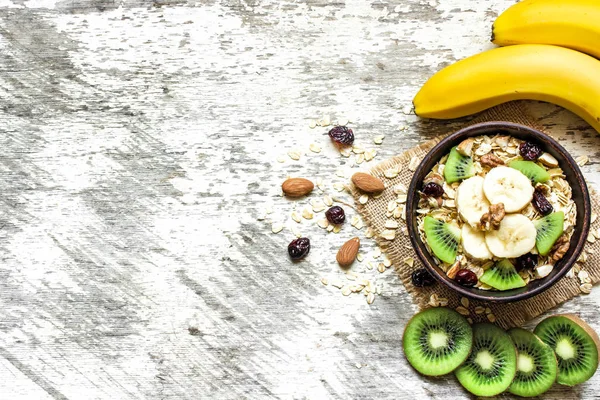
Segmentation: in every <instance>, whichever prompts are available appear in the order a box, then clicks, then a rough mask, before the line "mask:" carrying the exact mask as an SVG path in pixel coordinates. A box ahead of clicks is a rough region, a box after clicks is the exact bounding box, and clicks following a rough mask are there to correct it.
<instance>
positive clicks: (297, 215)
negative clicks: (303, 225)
mask: <svg viewBox="0 0 600 400" xmlns="http://www.w3.org/2000/svg"><path fill="white" fill-rule="evenodd" d="M292 219H293V220H294V221H296V222H298V223H300V221H302V218H301V217H300V214H298V213H297V212H296V211H294V212H292Z"/></svg>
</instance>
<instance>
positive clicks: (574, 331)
mask: <svg viewBox="0 0 600 400" xmlns="http://www.w3.org/2000/svg"><path fill="white" fill-rule="evenodd" d="M534 333H535V334H536V335H537V336H539V338H540V339H542V341H543V342H545V343H546V344H548V345H549V346H550V347H551V348H552V349H553V350H554V353H556V359H557V360H558V379H557V381H558V383H560V384H561V385H566V386H574V385H577V384H580V383H583V382H585V381H587V380H588V379H590V378H591V377H592V376H593V375H594V373H595V372H596V370H597V369H598V348H599V347H600V340H599V339H598V335H597V334H596V332H594V330H593V329H592V328H591V327H590V326H589V325H588V324H586V323H585V322H584V321H582V320H581V319H580V318H578V317H576V316H575V315H570V314H564V315H555V316H552V317H549V318H546V319H545V320H543V321H542V322H540V323H539V324H538V326H536V327H535V330H534Z"/></svg>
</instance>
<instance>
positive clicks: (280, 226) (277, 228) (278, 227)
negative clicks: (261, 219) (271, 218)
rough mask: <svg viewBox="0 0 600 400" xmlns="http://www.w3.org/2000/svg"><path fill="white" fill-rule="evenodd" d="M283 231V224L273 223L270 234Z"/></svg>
mask: <svg viewBox="0 0 600 400" xmlns="http://www.w3.org/2000/svg"><path fill="white" fill-rule="evenodd" d="M282 230H283V224H282V223H279V222H273V224H272V225H271V232H273V233H279V232H281V231H282Z"/></svg>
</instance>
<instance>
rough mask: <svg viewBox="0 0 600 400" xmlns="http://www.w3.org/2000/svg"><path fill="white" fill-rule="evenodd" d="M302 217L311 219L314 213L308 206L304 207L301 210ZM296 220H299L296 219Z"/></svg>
mask: <svg viewBox="0 0 600 400" xmlns="http://www.w3.org/2000/svg"><path fill="white" fill-rule="evenodd" d="M302 217H303V218H304V219H313V217H314V214H313V213H312V211H311V210H310V209H308V208H304V210H302ZM296 222H300V221H296Z"/></svg>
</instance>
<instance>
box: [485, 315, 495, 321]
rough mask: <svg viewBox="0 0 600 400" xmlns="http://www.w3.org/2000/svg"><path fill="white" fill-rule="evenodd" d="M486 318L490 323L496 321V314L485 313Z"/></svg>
mask: <svg viewBox="0 0 600 400" xmlns="http://www.w3.org/2000/svg"><path fill="white" fill-rule="evenodd" d="M487 319H488V321H490V322H491V323H494V322H496V316H495V315H494V314H488V315H487Z"/></svg>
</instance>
